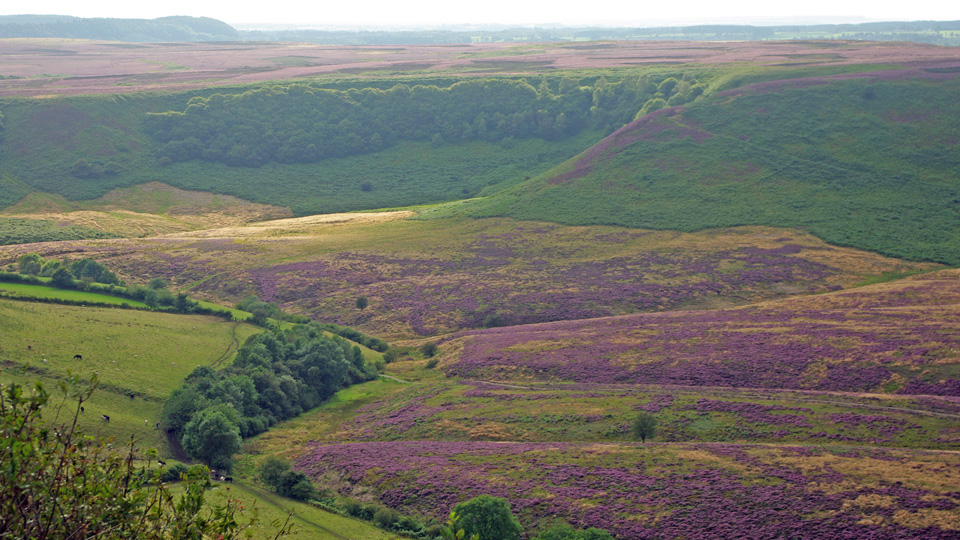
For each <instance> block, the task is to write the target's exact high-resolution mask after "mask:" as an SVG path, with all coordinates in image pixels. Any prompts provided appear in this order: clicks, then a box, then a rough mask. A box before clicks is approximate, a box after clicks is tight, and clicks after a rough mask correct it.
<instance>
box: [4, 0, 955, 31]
mask: <svg viewBox="0 0 960 540" xmlns="http://www.w3.org/2000/svg"><path fill="white" fill-rule="evenodd" d="M26 13H29V14H59V15H74V16H79V17H124V18H126V17H130V18H154V17H163V16H167V15H193V16H205V17H213V18H216V19H220V20H223V21H225V22H228V23H230V24H251V23H253V24H258V23H259V24H276V23H289V24H298V25H318V26H328V25H329V26H333V25H368V26H384V25H440V24H468V23H476V24H488V23H492V24H498V23H502V24H527V25H530V24H537V23H540V24H547V23H560V24H567V25H581V24H603V25H616V26H650V25H654V24H658V23H704V22H722V23H725V22H753V23H763V22H765V21H766V22H769V23H774V22H779V21H783V20H785V19H791V18H797V17H801V18H804V19H808V20H810V21H811V22H812V21H813V20H816V19H821V20H825V21H827V22H834V21H835V20H836V18H843V19H853V18H861V19H863V20H960V2H957V1H956V0H936V1H930V0H916V1H912V2H882V1H881V2H878V1H877V0H806V1H800V2H778V1H776V0H683V1H669V0H661V1H643V0H632V1H623V0H620V1H616V0H590V1H584V0H577V1H573V0H553V1H551V2H547V1H539V2H530V1H523V0H520V1H518V0H486V1H475V0H474V1H459V2H457V1H451V0H408V1H402V0H364V1H343V0H339V1H317V0H312V1H311V0H271V1H267V2H244V1H237V0H233V1H230V2H227V1H224V0H161V1H150V2H131V1H129V0H124V1H105V0H86V1H78V0H44V1H42V2H37V1H36V0H30V1H26V0H2V1H0V15H13V14H26Z"/></svg>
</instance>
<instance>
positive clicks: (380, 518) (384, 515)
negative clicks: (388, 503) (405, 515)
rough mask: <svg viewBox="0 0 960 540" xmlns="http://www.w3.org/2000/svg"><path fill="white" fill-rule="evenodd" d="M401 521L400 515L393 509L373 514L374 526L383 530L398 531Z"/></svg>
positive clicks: (380, 510)
mask: <svg viewBox="0 0 960 540" xmlns="http://www.w3.org/2000/svg"><path fill="white" fill-rule="evenodd" d="M399 521H400V513H399V512H397V511H396V510H394V509H393V508H381V509H379V510H377V511H376V512H375V513H374V514H373V524H374V525H376V526H377V527H380V528H381V529H388V530H393V529H396V528H397V524H398V523H399Z"/></svg>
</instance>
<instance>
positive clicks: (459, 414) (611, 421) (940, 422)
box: [313, 381, 960, 450]
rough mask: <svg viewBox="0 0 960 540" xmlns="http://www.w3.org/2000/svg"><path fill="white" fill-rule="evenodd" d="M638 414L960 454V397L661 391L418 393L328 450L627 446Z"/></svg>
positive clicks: (592, 387)
mask: <svg viewBox="0 0 960 540" xmlns="http://www.w3.org/2000/svg"><path fill="white" fill-rule="evenodd" d="M638 411H645V412H648V413H650V414H653V415H655V416H656V418H657V426H658V427H657V435H656V440H657V441H662V442H704V441H710V442H728V443H775V444H809V445H823V444H831V445H841V444H842V445H854V446H858V445H870V446H883V447H889V448H926V449H943V450H960V428H958V423H960V398H951V397H933V396H897V397H893V396H890V397H882V398H881V397H879V396H876V395H870V396H856V395H838V394H836V393H828V392H789V391H775V390H774V391H757V390H732V389H706V390H705V389H698V388H677V387H662V386H656V385H601V384H536V385H525V386H517V385H497V384H490V383H483V382H477V381H458V382H446V383H439V382H435V383H432V384H417V385H411V386H408V387H405V388H403V389H402V390H400V391H395V392H391V393H389V394H386V395H383V396H380V397H379V399H376V400H373V401H371V402H369V403H366V404H364V405H362V406H359V407H357V408H356V409H355V410H352V411H351V412H352V414H351V416H350V417H349V419H347V420H345V421H344V422H343V423H342V424H341V425H340V426H339V427H338V429H337V430H336V431H335V432H334V434H333V435H330V436H329V437H328V436H324V435H321V434H314V435H313V436H314V437H315V438H316V440H322V441H324V442H342V441H356V442H372V441H394V440H406V441H412V440H442V441H524V442H622V441H624V440H627V439H629V438H630V436H631V435H630V423H631V421H632V420H633V419H634V418H635V417H636V415H637V413H638Z"/></svg>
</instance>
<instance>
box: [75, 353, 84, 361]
mask: <svg viewBox="0 0 960 540" xmlns="http://www.w3.org/2000/svg"><path fill="white" fill-rule="evenodd" d="M73 359H74V360H83V357H82V356H80V355H79V354H75V355H73Z"/></svg>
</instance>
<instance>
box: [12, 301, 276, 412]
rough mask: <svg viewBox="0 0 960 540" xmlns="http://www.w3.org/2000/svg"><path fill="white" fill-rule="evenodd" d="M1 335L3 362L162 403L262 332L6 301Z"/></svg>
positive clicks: (218, 322)
mask: <svg viewBox="0 0 960 540" xmlns="http://www.w3.org/2000/svg"><path fill="white" fill-rule="evenodd" d="M0 330H2V332H3V336H4V339H3V342H2V343H0V355H2V359H3V361H5V362H11V363H13V364H14V365H20V366H23V365H29V366H32V367H35V368H39V369H43V370H44V372H46V373H49V374H50V375H52V376H54V377H57V378H61V377H63V376H65V375H66V372H67V371H68V370H69V371H70V372H71V373H73V374H74V375H77V376H79V377H81V378H83V379H89V377H90V376H91V375H93V374H94V373H99V376H100V379H101V381H102V383H103V384H105V385H108V386H111V387H115V388H119V389H122V390H124V391H129V392H133V393H135V394H136V395H137V396H142V397H150V398H155V399H160V400H162V399H165V398H166V397H167V395H169V393H170V391H172V390H173V389H174V388H176V387H177V386H178V385H179V384H180V382H181V381H182V380H183V379H184V378H185V377H186V376H187V375H188V374H189V373H190V372H191V371H193V369H194V368H195V367H197V366H200V365H213V364H217V363H219V362H229V361H230V360H231V358H232V355H233V354H234V353H235V352H236V350H237V347H238V346H239V344H241V343H243V341H244V340H245V339H246V338H247V337H249V336H251V335H253V334H255V333H257V332H259V331H260V330H259V329H258V328H257V327H255V326H251V325H246V324H241V323H232V322H225V321H223V320H222V319H217V318H213V317H206V316H197V315H174V314H167V313H154V312H144V311H130V310H116V309H107V308H92V307H80V306H63V305H54V304H34V303H29V302H13V301H8V300H0ZM28 347H29V348H28ZM76 354H79V355H81V356H82V357H83V359H82V360H77V359H74V355H76Z"/></svg>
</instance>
